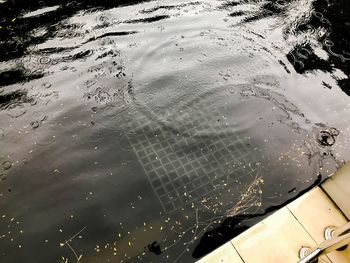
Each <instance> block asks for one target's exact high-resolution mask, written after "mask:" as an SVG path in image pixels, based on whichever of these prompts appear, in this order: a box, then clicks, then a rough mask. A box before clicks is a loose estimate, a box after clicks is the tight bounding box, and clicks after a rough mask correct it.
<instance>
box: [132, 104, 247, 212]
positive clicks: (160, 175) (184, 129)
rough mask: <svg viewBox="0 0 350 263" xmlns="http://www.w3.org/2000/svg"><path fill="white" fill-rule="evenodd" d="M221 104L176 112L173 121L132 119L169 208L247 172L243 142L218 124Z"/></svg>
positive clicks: (146, 164)
mask: <svg viewBox="0 0 350 263" xmlns="http://www.w3.org/2000/svg"><path fill="white" fill-rule="evenodd" d="M219 116H220V113H219V111H218V110H215V109H214V110H213V109H207V110H201V111H200V112H199V113H198V110H196V113H195V114H189V113H184V114H177V117H176V118H172V117H171V118H169V119H170V120H171V122H167V121H157V120H152V119H150V118H147V117H145V116H143V117H140V118H137V119H136V120H135V119H134V120H133V122H132V125H133V127H132V128H131V133H129V134H128V137H129V140H130V142H131V145H132V147H133V149H134V151H135V153H136V155H137V157H138V159H139V161H140V163H141V165H142V166H143V168H144V170H145V172H146V174H147V176H148V179H149V181H150V183H151V185H152V187H153V189H154V192H155V194H156V195H157V197H158V198H159V200H160V202H161V205H162V206H163V208H164V210H165V211H166V212H168V213H170V212H172V211H174V210H176V209H179V208H181V207H183V206H184V205H186V204H188V203H192V202H195V201H196V200H198V199H200V198H202V197H203V196H205V195H207V194H208V193H210V192H212V191H214V190H216V189H220V187H221V186H222V185H223V183H226V184H227V183H230V182H233V180H237V179H238V178H239V177H240V176H244V175H247V173H248V172H249V171H247V170H244V171H243V168H242V167H243V166H244V164H247V163H248V161H247V160H250V161H251V158H250V156H249V152H248V149H247V147H246V145H245V143H244V142H243V141H242V140H241V139H240V137H239V136H238V135H237V134H236V133H234V132H232V131H231V132H226V133H225V132H220V131H216V130H215V126H214V125H213V123H215V122H216V121H218V117H219Z"/></svg>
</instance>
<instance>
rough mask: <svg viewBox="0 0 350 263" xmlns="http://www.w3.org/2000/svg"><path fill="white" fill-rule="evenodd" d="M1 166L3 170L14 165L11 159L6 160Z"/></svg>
mask: <svg viewBox="0 0 350 263" xmlns="http://www.w3.org/2000/svg"><path fill="white" fill-rule="evenodd" d="M1 166H2V169H3V170H8V169H10V168H11V167H12V163H11V162H10V161H4V162H3V163H2V164H1Z"/></svg>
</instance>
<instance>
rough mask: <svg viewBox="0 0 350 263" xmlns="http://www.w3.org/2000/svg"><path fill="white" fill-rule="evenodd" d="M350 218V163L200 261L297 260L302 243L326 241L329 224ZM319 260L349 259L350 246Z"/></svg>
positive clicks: (340, 261) (273, 262) (259, 262)
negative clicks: (326, 230) (325, 231)
mask: <svg viewBox="0 0 350 263" xmlns="http://www.w3.org/2000/svg"><path fill="white" fill-rule="evenodd" d="M349 218H350V163H348V164H346V165H344V166H343V167H342V168H341V169H340V170H339V171H338V172H337V173H335V174H334V175H333V176H332V177H330V178H329V179H327V180H326V181H325V182H324V183H323V184H322V185H321V186H320V187H316V188H315V189H313V190H311V191H309V192H308V193H306V194H305V195H303V196H302V197H300V198H298V199H297V200H295V201H294V202H292V203H290V204H289V205H287V206H286V207H284V208H282V209H280V210H278V211H277V212H275V213H274V214H273V215H271V216H269V217H268V218H266V219H265V220H263V221H262V222H260V223H258V224H256V225H255V226H253V227H251V228H250V229H248V230H247V231H246V232H244V233H242V234H241V235H239V236H237V237H236V238H234V239H233V240H231V241H230V242H228V243H226V244H225V245H223V246H221V247H220V248H218V249H216V250H215V251H213V252H212V253H210V254H209V255H207V256H206V257H204V258H202V259H201V260H199V261H198V263H225V262H227V263H280V262H282V263H296V262H298V261H299V257H298V252H299V249H300V248H301V247H302V246H308V247H314V246H315V245H316V244H317V243H321V242H322V241H324V230H325V228H326V227H328V226H335V227H340V226H343V225H345V224H346V223H347V222H348V221H349ZM318 262H327V263H349V262H350V246H349V248H347V249H345V250H344V251H341V252H339V251H333V252H331V253H329V254H327V255H325V256H322V257H321V258H320V259H319V261H318Z"/></svg>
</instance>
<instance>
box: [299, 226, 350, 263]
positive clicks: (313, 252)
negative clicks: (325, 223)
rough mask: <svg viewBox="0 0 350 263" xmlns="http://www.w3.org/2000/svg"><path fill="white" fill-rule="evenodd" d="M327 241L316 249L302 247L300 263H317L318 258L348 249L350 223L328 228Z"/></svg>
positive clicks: (326, 231) (325, 233) (326, 232)
mask: <svg viewBox="0 0 350 263" xmlns="http://www.w3.org/2000/svg"><path fill="white" fill-rule="evenodd" d="M324 236H325V241H323V242H322V243H320V244H318V245H317V246H316V247H313V248H310V247H302V248H301V249H300V251H299V258H300V261H299V263H316V262H317V260H318V258H319V257H320V256H322V255H325V254H327V253H329V252H332V251H334V250H343V249H346V247H347V245H348V244H350V222H348V223H347V224H346V225H344V226H342V227H339V228H335V227H327V228H326V230H325V232H324Z"/></svg>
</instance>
